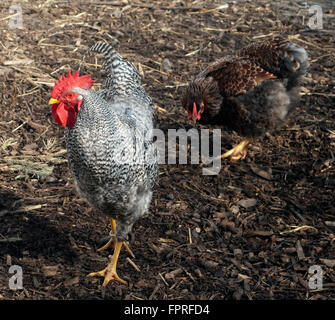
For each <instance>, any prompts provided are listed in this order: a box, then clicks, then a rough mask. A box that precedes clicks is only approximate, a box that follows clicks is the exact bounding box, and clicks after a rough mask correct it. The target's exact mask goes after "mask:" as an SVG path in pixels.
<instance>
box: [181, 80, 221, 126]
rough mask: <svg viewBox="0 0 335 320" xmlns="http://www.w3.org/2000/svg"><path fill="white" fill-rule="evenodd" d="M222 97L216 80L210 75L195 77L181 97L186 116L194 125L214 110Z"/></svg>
mask: <svg viewBox="0 0 335 320" xmlns="http://www.w3.org/2000/svg"><path fill="white" fill-rule="evenodd" d="M221 101H222V97H221V95H220V91H219V89H218V86H217V83H216V81H213V79H212V78H211V77H208V78H202V77H201V78H197V79H195V80H194V81H192V82H191V83H190V84H189V85H188V87H187V88H186V89H185V91H184V93H183V98H182V104H183V107H184V108H185V109H186V111H187V118H188V119H192V120H193V124H194V125H195V124H196V122H197V121H199V120H200V119H205V118H207V117H208V116H209V115H211V114H212V112H213V111H215V112H216V110H217V108H218V106H220V105H221Z"/></svg>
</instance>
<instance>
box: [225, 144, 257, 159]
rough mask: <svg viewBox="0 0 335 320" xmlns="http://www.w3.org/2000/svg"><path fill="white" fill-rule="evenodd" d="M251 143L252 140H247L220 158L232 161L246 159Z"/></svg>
mask: <svg viewBox="0 0 335 320" xmlns="http://www.w3.org/2000/svg"><path fill="white" fill-rule="evenodd" d="M250 143H251V139H245V140H243V141H242V142H240V143H239V144H238V145H236V146H235V147H234V148H233V149H231V150H229V151H227V152H225V153H224V154H222V155H221V156H220V158H227V157H230V158H231V159H232V160H240V159H242V160H243V159H244V158H245V157H246V155H247V149H248V145H249V144H250Z"/></svg>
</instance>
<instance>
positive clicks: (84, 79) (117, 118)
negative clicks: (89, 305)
mask: <svg viewBox="0 0 335 320" xmlns="http://www.w3.org/2000/svg"><path fill="white" fill-rule="evenodd" d="M90 51H92V52H97V53H102V54H104V57H105V63H104V65H103V67H104V69H105V70H106V72H107V76H106V79H105V81H104V83H103V84H102V86H101V88H100V90H98V91H97V92H95V91H93V90H91V88H92V86H93V82H94V81H93V80H92V79H91V75H85V76H79V70H78V71H77V72H75V73H74V74H71V70H70V71H69V72H68V74H67V75H66V76H65V75H64V74H63V76H62V78H59V79H58V82H56V83H55V85H54V87H53V89H52V93H51V99H50V101H49V104H51V105H52V116H53V118H54V119H55V121H56V122H57V123H58V124H59V125H61V126H64V127H66V129H65V141H66V147H67V151H68V162H69V168H70V171H71V173H72V176H73V178H74V181H75V185H76V189H77V191H78V193H79V194H80V195H81V196H82V197H83V198H84V199H86V200H87V201H88V203H89V204H90V205H91V206H92V207H94V208H96V209H98V210H99V211H100V212H102V213H103V214H105V215H107V216H109V217H110V218H111V228H112V230H111V232H112V234H111V238H110V240H109V241H108V243H107V244H106V245H105V246H103V247H102V248H100V249H99V250H98V251H101V250H104V249H107V248H108V247H110V246H111V245H114V254H113V256H112V258H111V260H110V262H109V264H108V265H107V267H106V268H105V269H103V270H101V271H99V272H93V273H90V274H89V276H102V277H104V282H103V286H106V285H107V283H108V282H109V281H110V280H112V279H113V280H116V281H118V282H120V283H122V284H126V283H127V282H126V281H125V280H123V279H121V278H120V277H119V276H118V274H117V272H116V266H117V262H118V258H119V253H120V250H121V248H122V247H124V248H125V249H126V250H127V251H128V253H129V254H131V255H133V253H132V251H131V250H130V248H129V246H128V245H127V242H126V239H127V235H128V233H129V232H130V231H131V229H132V226H133V224H134V223H135V222H136V221H137V220H138V219H139V218H140V217H141V216H143V215H144V214H145V213H146V212H147V211H148V208H149V205H150V202H151V198H152V193H153V188H154V186H155V182H156V179H157V177H158V165H157V149H156V147H155V145H154V144H153V116H154V106H153V102H152V100H151V98H150V97H149V96H148V95H147V94H146V92H145V91H144V89H143V87H142V85H141V79H140V75H139V72H138V71H137V69H136V68H135V67H134V65H133V64H132V63H130V62H127V61H125V60H124V59H123V58H122V57H121V56H120V54H119V53H118V52H117V51H116V50H115V49H114V48H113V46H112V45H110V44H107V43H103V42H98V43H96V44H95V45H93V46H92V47H91V48H90ZM116 221H117V223H116Z"/></svg>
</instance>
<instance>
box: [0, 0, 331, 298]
mask: <svg viewBox="0 0 335 320" xmlns="http://www.w3.org/2000/svg"><path fill="white" fill-rule="evenodd" d="M16 3H20V6H21V8H22V14H23V20H22V28H14V29H13V28H12V27H13V25H11V24H10V22H13V19H16V18H18V16H15V17H13V16H12V15H13V11H10V10H9V8H10V6H11V4H12V2H11V1H2V2H1V4H0V10H1V16H0V25H1V31H0V34H1V36H0V50H1V55H0V75H1V81H0V94H1V116H0V299H103V298H105V299H115V300H116V299H138V300H141V299H145V300H147V299H166V300H168V299H334V298H335V273H334V263H335V236H334V233H335V218H334V214H335V210H334V191H335V190H334V187H335V155H334V153H335V124H334V120H335V109H334V101H335V98H334V93H335V92H334V90H333V87H334V84H335V81H334V79H335V68H334V67H335V48H334V34H335V32H334V30H335V19H334V16H335V9H334V8H333V9H332V8H324V9H323V28H322V29H321V30H312V29H311V28H310V27H309V26H308V21H309V16H308V6H307V5H306V3H305V2H286V1H274V2H267V1H241V2H239V3H234V2H233V1H228V2H223V1H221V2H220V1H150V2H149V1H148V2H145V1H143V2H140V1H127V0H123V1H104V2H99V1H95V3H94V4H92V3H90V2H89V1H86V2H85V1H71V4H69V3H68V2H66V1H53V0H48V1H40V0H38V1H34V2H33V4H32V2H30V1H21V2H20V1H19V2H16ZM227 5H228V7H227ZM15 12H17V11H14V13H15ZM272 34H283V35H287V36H289V37H290V39H291V40H292V41H293V42H295V43H296V44H298V45H301V46H303V47H304V48H306V50H307V51H308V52H309V55H310V63H311V68H310V72H309V73H308V75H307V77H306V84H305V87H304V89H303V91H302V94H303V95H302V101H301V103H300V105H299V107H298V108H297V111H296V113H295V115H294V117H292V118H291V119H290V121H289V123H288V124H287V125H286V126H285V127H284V128H282V129H281V130H280V132H278V133H276V134H273V135H266V136H265V137H264V139H263V140H256V141H255V142H254V143H253V144H252V145H251V147H250V149H249V152H248V155H247V157H246V159H245V160H243V161H239V162H231V161H229V160H224V161H222V169H221V171H220V173H219V174H218V175H214V176H205V175H202V169H201V168H200V166H199V165H161V166H160V179H159V183H158V186H157V188H156V190H155V194H154V199H153V202H152V205H151V209H150V214H149V215H148V216H147V217H145V218H143V219H141V220H140V221H139V222H138V223H137V224H136V225H135V227H134V229H133V237H132V241H131V248H132V250H133V251H134V253H135V256H136V257H135V259H133V258H131V260H129V256H128V255H127V253H126V252H122V253H121V255H120V259H119V265H118V273H119V275H120V277H121V278H124V279H125V280H127V281H128V285H121V284H118V283H109V284H108V286H107V287H106V288H105V289H103V288H102V286H101V285H102V278H89V277H87V274H88V273H90V272H92V271H98V270H101V269H102V268H104V267H105V265H106V264H107V261H108V255H110V254H111V253H112V252H111V251H106V252H105V251H104V252H100V253H98V252H96V249H97V248H98V247H99V246H100V242H101V239H102V238H103V237H105V236H106V235H108V233H109V224H108V219H107V217H105V216H102V215H100V214H99V213H98V212H96V211H94V210H92V209H91V208H90V207H89V206H88V205H87V204H86V203H85V202H84V201H83V200H81V199H80V198H79V197H78V196H77V195H76V193H75V191H74V186H73V180H72V178H71V176H70V173H69V170H68V166H67V159H66V150H65V144H64V138H63V132H64V130H63V128H61V127H60V126H58V125H57V124H56V123H55V122H54V121H53V119H52V116H51V112H50V106H49V105H48V100H49V99H50V93H51V87H52V85H53V83H54V81H55V80H56V79H57V77H59V76H60V75H61V74H62V73H63V72H66V71H67V70H68V68H69V67H71V68H72V69H74V70H75V69H77V68H78V67H79V65H81V70H82V71H81V73H82V74H84V73H93V76H92V77H93V78H94V79H96V80H97V81H96V83H97V86H98V85H99V83H101V82H102V73H101V72H100V67H99V66H100V65H101V63H102V59H101V57H98V58H99V59H98V60H95V58H94V57H91V58H87V59H85V61H82V58H83V55H84V53H85V51H86V50H87V49H88V48H89V47H90V46H91V45H92V44H93V43H95V42H96V41H98V40H106V41H112V42H113V43H117V49H118V51H119V52H120V54H121V55H122V56H124V57H126V58H127V59H128V60H130V61H132V62H134V64H135V66H136V67H137V68H138V69H139V70H140V72H141V74H142V76H143V82H144V85H145V88H146V91H147V92H148V93H149V94H150V96H151V97H152V98H153V100H154V102H155V104H156V107H157V114H158V122H159V125H160V127H161V128H162V129H163V130H167V129H168V128H174V129H177V128H186V129H188V128H190V124H189V122H188V121H187V117H186V116H185V112H184V111H183V109H182V108H181V103H180V95H181V92H182V90H183V88H184V86H185V85H186V84H187V83H188V82H189V81H190V80H191V79H192V77H193V76H194V75H196V74H197V73H198V72H199V71H201V70H202V69H203V68H204V67H205V66H206V65H208V63H209V62H212V61H213V60H215V59H217V58H219V57H221V56H223V55H224V54H228V53H232V52H233V51H234V49H235V48H240V47H241V46H243V45H245V44H248V43H249V42H250V41H254V40H259V39H262V38H266V37H268V36H270V35H272ZM97 65H98V67H97ZM97 86H95V87H97ZM200 127H201V126H199V128H200ZM203 128H205V127H203ZM240 140H241V137H239V136H238V135H237V134H236V133H234V132H229V131H228V130H222V148H223V149H222V150H224V148H229V147H231V146H232V145H234V144H236V143H237V142H239V141H240ZM131 262H133V263H131ZM134 264H135V265H136V266H137V267H138V268H139V269H140V271H138V270H136V268H135V267H134ZM11 265H19V266H21V267H22V271H23V289H22V290H11V289H10V288H9V285H8V281H9V278H10V277H11V276H12V275H11V274H10V273H9V267H10V266H11ZM313 265H318V266H320V267H321V268H322V271H323V278H322V280H323V282H322V283H323V287H322V289H314V290H313V289H311V288H310V287H309V278H310V277H311V274H310V273H309V268H310V267H311V266H313Z"/></svg>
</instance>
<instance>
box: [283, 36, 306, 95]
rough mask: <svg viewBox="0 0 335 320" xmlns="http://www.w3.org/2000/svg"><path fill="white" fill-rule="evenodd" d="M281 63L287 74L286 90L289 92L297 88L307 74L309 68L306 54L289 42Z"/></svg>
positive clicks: (303, 50) (302, 49)
mask: <svg viewBox="0 0 335 320" xmlns="http://www.w3.org/2000/svg"><path fill="white" fill-rule="evenodd" d="M282 61H283V66H284V68H285V69H286V70H287V73H288V83H287V89H288V90H290V89H292V88H294V87H295V86H298V85H299V84H300V80H301V79H302V78H303V76H304V75H305V74H306V73H307V71H308V68H309V62H308V54H307V52H306V50H305V49H304V48H302V47H299V46H298V45H296V44H295V43H292V42H289V43H288V44H287V45H286V47H285V51H284V57H283V60H282ZM286 70H285V71H286Z"/></svg>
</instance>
